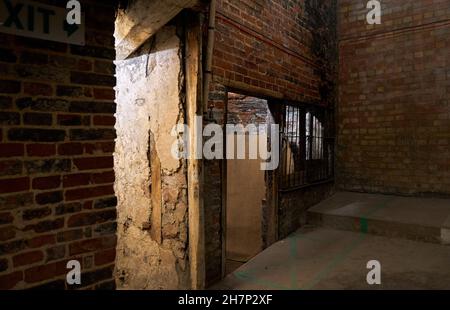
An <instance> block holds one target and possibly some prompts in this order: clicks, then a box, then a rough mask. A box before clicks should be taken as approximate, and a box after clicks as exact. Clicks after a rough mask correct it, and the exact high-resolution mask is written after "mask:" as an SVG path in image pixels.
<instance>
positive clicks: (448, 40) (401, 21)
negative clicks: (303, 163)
mask: <svg viewBox="0 0 450 310" xmlns="http://www.w3.org/2000/svg"><path fill="white" fill-rule="evenodd" d="M381 3H382V20H381V25H374V26H368V25H367V22H366V19H365V16H366V14H367V11H368V10H367V9H365V6H364V5H363V3H362V2H361V1H357V0H341V1H339V39H340V77H339V79H340V81H339V82H340V86H339V87H340V100H339V118H338V126H339V132H338V157H337V164H338V166H337V169H338V186H339V187H340V188H341V189H345V190H355V191H363V192H379V193H388V194H404V195H426V196H448V195H449V194H450V169H449V168H450V162H449V160H448V159H449V156H450V105H449V104H450V101H449V98H450V71H449V67H450V26H449V24H448V20H449V19H450V1H448V0H442V1H427V0H417V1H415V0H407V1H396V0H385V1H381Z"/></svg>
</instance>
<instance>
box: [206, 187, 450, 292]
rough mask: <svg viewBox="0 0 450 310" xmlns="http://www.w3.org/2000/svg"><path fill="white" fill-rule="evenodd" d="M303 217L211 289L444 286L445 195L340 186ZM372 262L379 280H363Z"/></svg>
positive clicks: (449, 284)
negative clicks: (365, 190)
mask: <svg viewBox="0 0 450 310" xmlns="http://www.w3.org/2000/svg"><path fill="white" fill-rule="evenodd" d="M308 221H309V222H310V223H313V224H314V225H311V226H310V227H309V228H308V227H305V228H303V229H301V230H299V231H297V232H295V233H294V234H292V235H290V236H289V237H288V238H286V239H284V240H281V241H279V242H277V243H275V244H274V245H272V246H271V247H269V248H268V249H266V250H265V251H263V252H262V253H260V254H259V255H257V256H256V257H254V258H253V259H251V260H250V261H249V262H248V263H246V264H244V265H243V266H241V267H240V268H238V269H237V270H236V271H234V272H233V273H232V274H230V275H228V276H227V277H226V278H225V279H224V280H223V281H222V282H221V283H219V284H217V285H216V286H214V287H213V289H249V290H251V289H450V246H448V245H445V244H449V243H450V200H448V199H426V198H424V199H420V198H408V197H397V196H386V195H372V194H359V193H348V192H339V193H336V194H335V195H334V196H333V197H331V198H329V199H327V200H325V201H323V202H322V203H320V204H318V205H317V206H315V207H313V208H311V209H310V210H309V211H308ZM425 241H426V242H425ZM371 260H377V261H379V262H380V263H381V279H382V284H381V285H373V286H370V285H368V284H367V281H366V277H367V273H368V272H369V270H368V269H367V268H366V266H367V263H368V262H369V261H371Z"/></svg>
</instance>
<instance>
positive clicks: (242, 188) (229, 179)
mask: <svg viewBox="0 0 450 310" xmlns="http://www.w3.org/2000/svg"><path fill="white" fill-rule="evenodd" d="M226 114H227V117H226V119H227V122H226V123H227V124H230V125H239V124H240V125H242V126H243V127H245V128H246V129H248V130H246V131H245V132H243V133H242V132H233V133H227V135H226V136H227V138H226V139H231V140H232V141H234V145H235V146H236V147H235V148H234V157H233V158H234V159H227V160H226V161H225V167H224V175H225V180H224V197H225V201H224V206H225V208H224V209H225V212H224V216H223V217H224V218H223V223H222V225H223V227H224V229H225V233H224V239H225V240H224V242H223V244H224V247H223V252H224V253H223V262H224V266H223V273H224V274H223V275H224V276H225V275H228V274H230V273H232V272H233V271H235V270H236V269H238V268H239V267H240V266H242V265H243V264H245V263H246V262H248V261H249V260H250V259H251V258H253V257H254V256H256V255H257V254H259V253H260V252H261V251H262V250H263V249H264V248H265V241H264V240H265V239H266V237H265V235H266V234H267V227H268V223H267V221H269V218H270V217H268V216H267V215H266V214H265V213H267V209H268V208H267V192H268V191H267V185H266V172H265V171H263V170H261V159H260V158H259V156H258V157H257V158H253V157H251V156H250V143H251V142H253V141H255V140H258V141H260V140H259V139H265V140H266V141H267V139H268V135H267V131H266V130H265V128H263V127H262V126H260V125H266V124H269V123H270V122H271V113H270V111H269V106H268V101H267V100H265V99H261V98H257V97H252V96H247V95H244V94H238V93H233V92H228V93H227V112H226ZM252 125H254V127H253V126H252ZM255 128H256V129H255ZM255 136H256V137H255ZM239 143H241V145H245V153H244V154H245V156H244V159H242V158H241V159H237V158H238V157H237V155H238V154H237V151H238V147H237V146H238V145H239ZM269 145H270V144H269ZM252 158H253V159H252Z"/></svg>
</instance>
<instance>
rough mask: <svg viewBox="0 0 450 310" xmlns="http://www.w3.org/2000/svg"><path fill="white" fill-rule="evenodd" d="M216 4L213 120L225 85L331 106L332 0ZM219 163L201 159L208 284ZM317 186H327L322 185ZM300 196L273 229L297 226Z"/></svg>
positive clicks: (216, 228)
mask: <svg viewBox="0 0 450 310" xmlns="http://www.w3.org/2000/svg"><path fill="white" fill-rule="evenodd" d="M217 5H218V8H217V23H216V40H215V49H214V59H213V81H214V84H213V85H212V87H211V89H212V91H211V94H210V105H211V106H212V107H213V112H214V113H213V114H214V118H215V120H216V121H217V122H219V123H221V122H222V121H223V119H224V118H223V117H224V102H225V96H224V90H226V87H228V89H229V90H230V91H234V92H237V93H242V94H247V95H252V96H255V97H259V98H262V99H273V98H279V99H280V98H281V99H286V100H292V101H296V102H302V103H310V104H320V105H324V106H328V107H331V108H333V107H334V104H335V98H336V96H335V85H334V84H335V81H336V79H337V77H336V70H337V68H336V64H337V54H336V52H337V45H336V33H335V31H336V14H335V13H336V3H335V1H317V0H271V1H261V0H242V1H234V0H219V1H217ZM220 168H221V165H220V163H219V162H217V161H214V162H206V163H205V221H206V245H207V254H206V268H207V282H208V283H212V282H214V281H216V280H217V279H220V277H221V258H222V257H221V249H222V245H221V240H220V237H221V234H220V231H221V229H223V228H222V227H221V225H220V223H221V212H222V206H221V203H222V194H221V190H222V184H221V181H220V177H221V173H222V172H221V171H220ZM316 190H317V191H319V192H320V193H328V192H329V189H327V188H324V189H322V188H320V187H319V188H316ZM313 191H314V190H313ZM326 195H327V194H324V195H322V196H326ZM317 196H319V194H317ZM305 197H306V196H305V194H304V192H303V191H298V192H294V193H290V194H289V197H286V199H289V200H290V201H294V200H295V199H296V200H297V201H302V199H303V198H305ZM282 198H283V197H280V201H282ZM305 199H306V200H305V201H304V202H302V203H299V204H294V203H290V204H286V206H285V208H284V209H283V211H282V212H281V213H280V215H281V217H280V229H281V233H280V236H284V235H286V234H287V233H289V232H291V231H292V229H295V228H298V227H299V225H300V223H301V220H300V218H299V217H300V216H301V215H302V214H304V212H300V211H299V210H300V209H302V210H303V208H305V207H309V206H310V204H309V202H310V201H312V200H311V199H309V198H305ZM308 201H309V202H308ZM297 209H298V210H297ZM290 215H294V216H292V217H291V216H290ZM297 215H298V217H297Z"/></svg>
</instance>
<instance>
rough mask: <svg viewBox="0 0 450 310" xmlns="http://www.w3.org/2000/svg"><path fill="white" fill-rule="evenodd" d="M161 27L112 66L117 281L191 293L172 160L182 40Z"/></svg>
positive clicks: (182, 167) (183, 196)
mask: <svg viewBox="0 0 450 310" xmlns="http://www.w3.org/2000/svg"><path fill="white" fill-rule="evenodd" d="M176 30H177V27H176V26H166V27H164V28H162V29H161V30H160V31H159V32H158V33H157V34H156V36H154V37H153V38H152V39H150V40H149V41H148V42H146V43H145V44H144V46H142V47H141V48H140V49H139V50H138V51H137V52H136V53H135V54H133V55H132V56H131V57H130V58H129V59H127V60H123V61H117V62H116V65H117V79H118V81H117V85H118V86H117V99H116V102H117V114H116V116H117V123H116V130H117V143H116V152H115V154H114V159H115V160H114V163H115V172H116V184H115V190H116V194H117V198H118V207H117V210H118V247H117V260H116V276H117V279H118V282H117V284H118V288H121V289H182V288H189V286H188V285H189V282H188V280H189V279H188V274H189V266H188V261H187V259H188V258H187V236H188V231H187V179H186V178H187V177H186V163H185V161H184V160H177V159H175V158H174V157H173V156H172V154H171V148H172V144H173V142H174V141H175V138H174V137H172V136H171V130H172V127H173V126H175V125H176V124H183V123H184V122H185V120H184V102H183V85H184V80H183V61H182V56H183V55H182V50H183V47H182V41H181V40H180V38H179V36H178V35H177V31H176Z"/></svg>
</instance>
